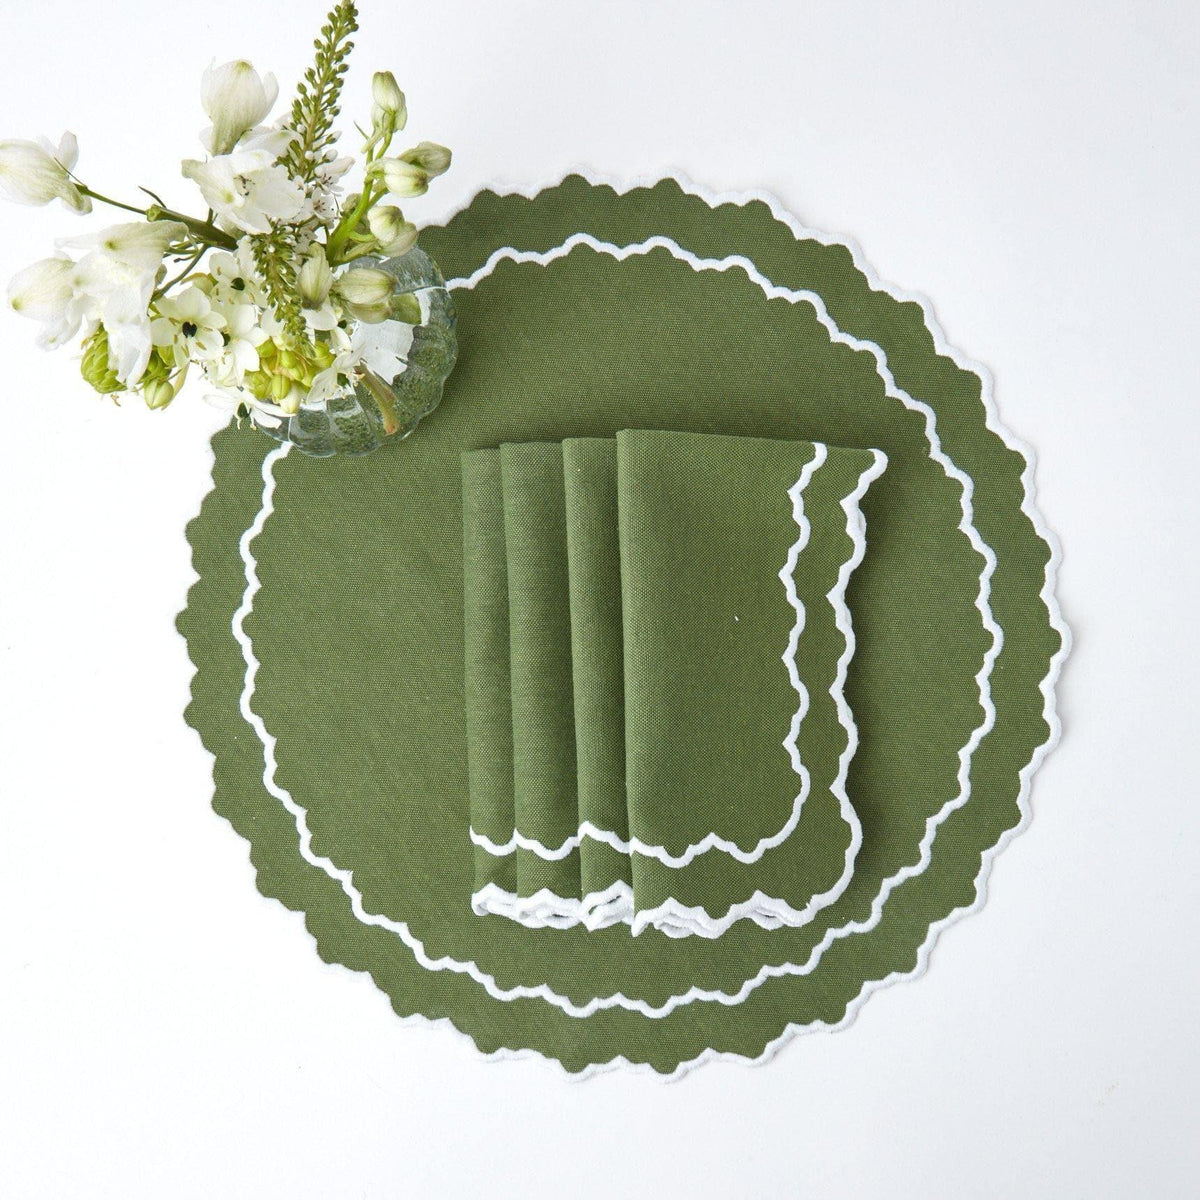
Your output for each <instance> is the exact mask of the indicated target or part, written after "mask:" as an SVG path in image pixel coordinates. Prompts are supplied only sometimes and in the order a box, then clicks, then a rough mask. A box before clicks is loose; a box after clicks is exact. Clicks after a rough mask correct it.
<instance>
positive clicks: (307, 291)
mask: <svg viewBox="0 0 1200 1200" xmlns="http://www.w3.org/2000/svg"><path fill="white" fill-rule="evenodd" d="M331 287H333V268H332V267H330V265H329V260H328V259H327V258H326V257H325V251H324V250H323V249H322V248H321V247H320V246H314V247H313V249H312V252H311V253H310V254H309V256H308V257H307V258H306V259H305V260H304V265H303V266H302V267H301V268H300V271H299V274H298V275H297V276H296V288H297V290H298V291H299V292H300V299H301V301H303V303H304V307H305V308H320V307H321V305H322V304H324V303H325V301H326V299H328V297H329V289H330V288H331Z"/></svg>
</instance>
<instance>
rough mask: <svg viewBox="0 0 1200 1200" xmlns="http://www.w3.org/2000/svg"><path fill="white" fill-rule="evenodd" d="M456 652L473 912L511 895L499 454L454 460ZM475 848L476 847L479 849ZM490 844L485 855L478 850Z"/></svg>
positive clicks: (484, 452) (508, 712) (509, 758)
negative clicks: (460, 661) (457, 463)
mask: <svg viewBox="0 0 1200 1200" xmlns="http://www.w3.org/2000/svg"><path fill="white" fill-rule="evenodd" d="M462 477H463V608H464V625H463V648H464V659H465V663H464V667H465V670H464V681H463V682H464V696H465V705H466V714H465V715H466V727H467V779H468V787H469V790H470V797H471V831H472V837H473V838H474V840H475V896H476V897H483V899H481V900H477V901H476V902H475V908H476V911H477V912H480V913H482V912H487V911H490V908H489V905H490V904H491V903H492V897H493V895H495V896H496V897H499V898H503V897H508V896H515V894H516V890H517V875H516V868H517V864H516V859H515V857H513V856H512V855H511V854H504V853H501V852H500V851H501V850H502V849H503V848H504V847H505V846H507V845H508V844H509V843H510V842H511V841H512V837H513V830H514V828H515V825H514V811H513V737H512V703H511V699H510V679H511V676H510V672H509V664H508V655H509V636H508V567H507V561H508V558H507V554H506V551H505V546H504V501H503V497H502V494H501V490H500V451H499V450H477V451H474V452H471V453H465V454H463V456H462ZM481 843H482V844H481ZM485 846H490V847H491V850H489V849H485Z"/></svg>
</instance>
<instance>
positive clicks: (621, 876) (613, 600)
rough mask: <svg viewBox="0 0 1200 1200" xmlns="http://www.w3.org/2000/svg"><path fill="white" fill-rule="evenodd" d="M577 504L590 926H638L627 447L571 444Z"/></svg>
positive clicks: (580, 744) (572, 570) (575, 568)
mask: <svg viewBox="0 0 1200 1200" xmlns="http://www.w3.org/2000/svg"><path fill="white" fill-rule="evenodd" d="M562 453H563V470H564V476H565V484H566V502H567V564H568V574H569V584H570V600H571V661H572V664H573V674H574V695H575V757H576V764H577V768H578V789H579V836H580V841H579V871H580V886H581V888H582V894H583V897H584V907H585V910H586V912H587V914H588V916H587V923H588V924H589V925H590V927H592V928H600V927H602V926H604V925H606V924H610V923H612V922H614V921H617V920H625V921H628V920H629V919H630V916H631V914H632V906H633V867H632V863H631V861H630V858H629V849H628V844H627V843H628V838H629V822H628V818H627V814H626V805H625V664H624V649H623V636H622V625H621V546H620V534H619V525H618V522H617V443H616V440H615V439H613V438H568V439H567V440H566V441H565V442H563V445H562Z"/></svg>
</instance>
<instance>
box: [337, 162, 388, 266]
mask: <svg viewBox="0 0 1200 1200" xmlns="http://www.w3.org/2000/svg"><path fill="white" fill-rule="evenodd" d="M374 190H375V187H374V184H372V183H371V181H370V180H368V181H367V182H366V184H365V186H364V187H363V194H362V196H361V197H360V198H359V201H358V203H357V204H356V205H355V206H354V207H353V208H352V209H351V210H350V211H349V212H348V213H347V214H346V215H345V216H344V217H343V218H342V219H341V221H340V222H339V223H338V227H337V228H336V229H335V230H334V231H333V233H331V234H330V235H329V241H328V242H327V243H326V245H325V257H326V258H328V259H329V262H330V265H331V266H336V265H337V264H338V263H340V262H341V261H342V251H343V249H345V246H346V243H347V242H348V241H349V240H350V235H351V234H352V233H353V232H354V231H355V230H356V229H357V228H358V226H359V222H360V221H362V219H363V217H365V216H366V215H367V213H368V211H369V210H370V208H371V205H372V204H374V203H375V202H376V201H377V200H378V199H379V198H380V195H382V193H380V194H379V195H375V196H372V193H373V192H374Z"/></svg>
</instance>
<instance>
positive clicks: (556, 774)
mask: <svg viewBox="0 0 1200 1200" xmlns="http://www.w3.org/2000/svg"><path fill="white" fill-rule="evenodd" d="M500 475H501V486H502V492H503V497H504V535H505V550H506V553H507V556H508V620H509V656H510V670H511V673H512V685H511V695H512V728H513V798H514V804H513V808H514V815H515V818H516V828H517V830H519V831H520V834H521V839H520V840H519V841H518V845H517V850H516V857H517V895H518V897H519V898H520V899H521V900H522V901H524V902H525V903H524V904H523V905H522V906H521V911H522V912H523V913H524V914H525V915H526V916H527V917H529V918H531V919H532V920H531V921H527V922H526V923H545V924H552V925H557V924H570V923H574V920H577V919H578V907H579V904H578V902H579V895H580V892H579V852H578V849H577V847H576V845H575V838H576V832H577V829H578V824H579V804H578V799H577V794H576V783H575V781H576V768H575V712H574V695H573V690H572V686H573V685H572V671H571V606H570V596H569V592H568V584H567V522H566V497H565V493H564V483H563V458H562V446H561V445H559V444H557V443H541V444H538V443H532V444H526V445H503V446H501V447H500ZM568 901H571V902H573V903H564V902H568Z"/></svg>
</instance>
